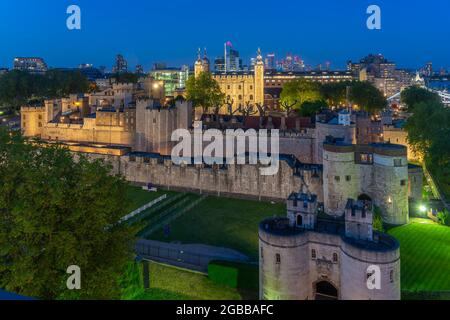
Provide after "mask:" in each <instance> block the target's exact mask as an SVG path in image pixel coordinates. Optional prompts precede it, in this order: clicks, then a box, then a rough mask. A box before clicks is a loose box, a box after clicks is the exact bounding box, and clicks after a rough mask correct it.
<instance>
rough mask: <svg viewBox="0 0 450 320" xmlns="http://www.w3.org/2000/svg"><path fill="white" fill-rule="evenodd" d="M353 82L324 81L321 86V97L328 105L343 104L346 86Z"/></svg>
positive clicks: (345, 97)
mask: <svg viewBox="0 0 450 320" xmlns="http://www.w3.org/2000/svg"><path fill="white" fill-rule="evenodd" d="M352 85H353V83H352V82H349V81H345V82H331V83H325V84H323V85H322V86H321V89H320V91H321V94H322V97H323V99H324V100H325V101H326V102H327V103H328V105H329V106H340V105H344V104H345V102H346V99H347V87H350V88H351V87H352Z"/></svg>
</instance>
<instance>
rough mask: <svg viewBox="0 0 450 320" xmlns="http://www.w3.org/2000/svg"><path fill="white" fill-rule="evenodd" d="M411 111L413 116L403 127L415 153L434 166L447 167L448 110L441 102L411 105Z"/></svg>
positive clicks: (448, 147) (449, 134) (449, 155)
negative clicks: (425, 157) (422, 155)
mask: <svg viewBox="0 0 450 320" xmlns="http://www.w3.org/2000/svg"><path fill="white" fill-rule="evenodd" d="M412 109H413V115H412V116H411V117H409V118H408V120H407V123H406V126H405V129H406V131H407V132H408V142H409V143H410V144H411V146H412V147H413V149H414V150H415V151H418V152H420V153H421V154H424V155H426V156H427V158H428V159H429V160H430V161H431V162H433V163H434V164H435V165H438V166H445V165H448V163H449V161H450V160H449V159H450V145H449V143H448V137H449V136H450V109H448V108H446V107H445V106H444V105H443V104H442V103H441V102H431V103H430V102H419V103H416V104H413V105H412Z"/></svg>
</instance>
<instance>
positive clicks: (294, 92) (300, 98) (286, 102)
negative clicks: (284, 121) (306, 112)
mask: <svg viewBox="0 0 450 320" xmlns="http://www.w3.org/2000/svg"><path fill="white" fill-rule="evenodd" d="M280 99H281V102H280V105H281V106H282V108H283V109H284V110H285V111H286V112H287V113H288V115H289V114H290V113H291V112H292V110H295V109H298V108H300V106H301V105H302V104H303V103H304V102H306V101H317V100H321V99H322V95H321V92H320V84H318V83H316V82H311V81H307V80H304V79H297V80H293V81H290V82H288V83H286V84H285V85H284V86H283V90H282V91H281V96H280Z"/></svg>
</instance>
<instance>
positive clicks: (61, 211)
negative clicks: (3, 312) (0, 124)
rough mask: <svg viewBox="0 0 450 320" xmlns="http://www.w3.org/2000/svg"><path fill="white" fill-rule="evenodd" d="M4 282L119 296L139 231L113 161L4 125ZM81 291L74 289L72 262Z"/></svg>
mask: <svg viewBox="0 0 450 320" xmlns="http://www.w3.org/2000/svg"><path fill="white" fill-rule="evenodd" d="M0 177H1V183H0V287H1V288H4V289H6V290H8V291H13V292H17V293H19V294H23V295H27V296H33V297H39V298H43V299H78V298H80V299H93V298H95V299H114V298H120V293H121V292H120V283H119V282H120V276H121V274H122V272H123V271H124V268H125V266H126V264H127V262H128V261H130V258H132V243H133V238H134V236H133V235H134V234H135V230H133V229H131V228H129V227H128V226H124V225H119V224H118V223H117V222H118V221H119V219H120V218H121V217H123V216H124V215H125V214H126V213H127V201H126V198H125V197H126V196H125V194H126V192H125V191H126V182H125V181H124V180H123V178H121V177H119V176H113V175H110V167H109V166H108V165H105V164H103V163H102V162H100V161H94V162H90V161H88V160H87V159H86V158H85V157H83V156H80V157H79V160H78V161H74V160H73V158H72V155H71V154H70V152H69V151H68V150H67V149H65V148H63V147H61V146H58V145H55V146H43V145H42V144H41V143H40V142H36V143H34V144H31V143H25V142H24V141H23V139H22V137H21V136H20V135H19V134H17V133H9V132H7V131H6V130H0ZM70 265H77V266H79V267H80V268H81V290H73V291H71V290H68V289H67V287H66V281H67V279H68V277H69V275H68V274H67V273H66V270H67V268H68V266H70Z"/></svg>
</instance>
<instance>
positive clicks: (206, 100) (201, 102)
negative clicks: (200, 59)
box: [186, 72, 225, 114]
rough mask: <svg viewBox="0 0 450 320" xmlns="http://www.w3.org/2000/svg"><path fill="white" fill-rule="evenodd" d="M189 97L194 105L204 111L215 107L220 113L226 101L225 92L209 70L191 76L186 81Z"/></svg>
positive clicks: (216, 111) (216, 112)
mask: <svg viewBox="0 0 450 320" xmlns="http://www.w3.org/2000/svg"><path fill="white" fill-rule="evenodd" d="M186 93H187V99H188V100H190V101H192V103H193V105H194V107H198V108H202V109H203V113H207V112H208V110H209V109H211V108H214V113H215V114H218V112H219V109H220V107H221V106H222V105H223V104H224V103H225V94H223V93H222V91H221V90H220V86H219V84H218V83H217V81H216V80H214V78H213V77H212V75H211V73H209V72H202V73H200V74H199V75H198V77H189V79H188V80H187V81H186Z"/></svg>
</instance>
